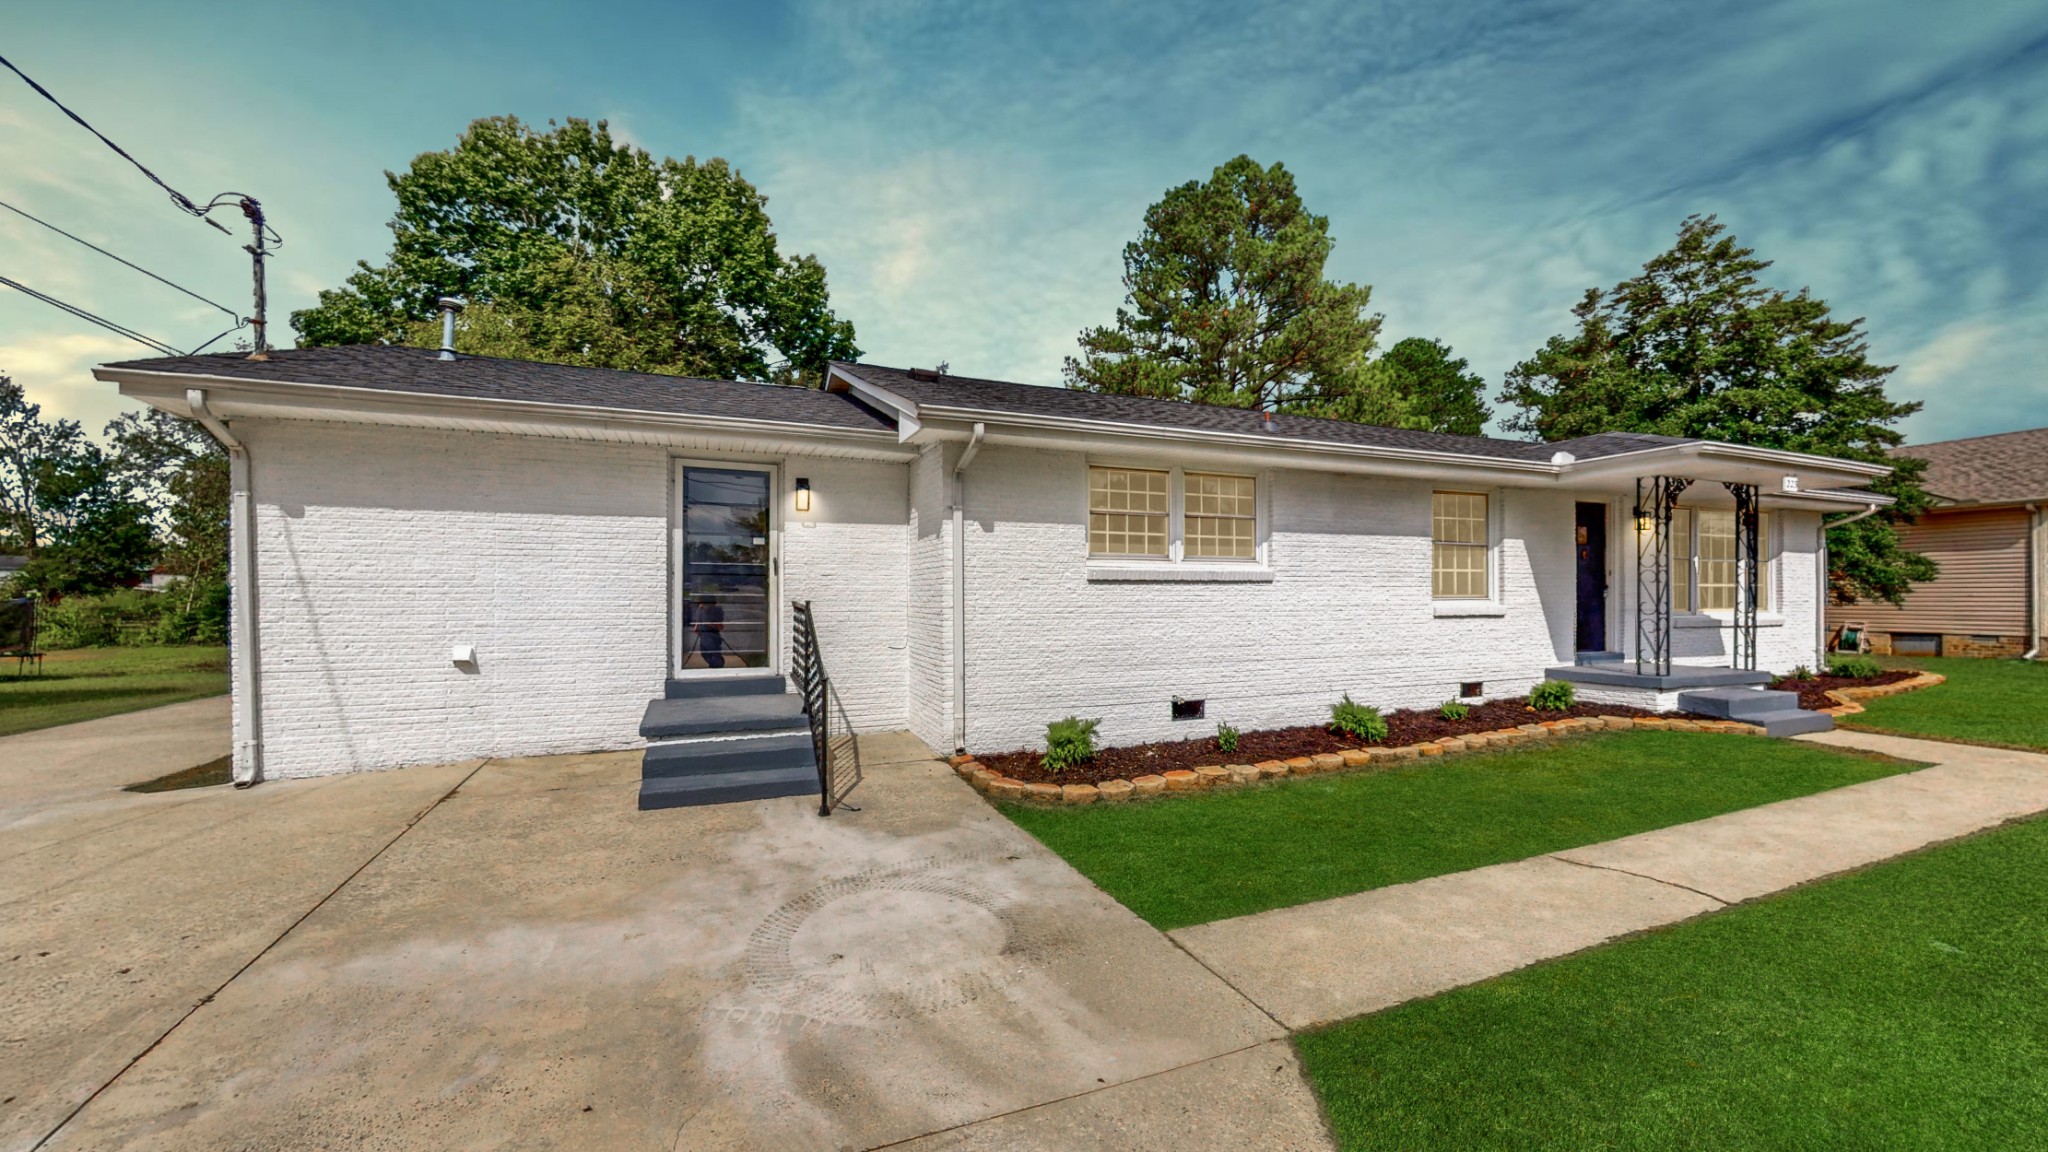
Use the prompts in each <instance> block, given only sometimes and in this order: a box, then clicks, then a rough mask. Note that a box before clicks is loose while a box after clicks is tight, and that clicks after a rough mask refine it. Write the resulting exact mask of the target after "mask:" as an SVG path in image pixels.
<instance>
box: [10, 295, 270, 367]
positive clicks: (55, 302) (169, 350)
mask: <svg viewBox="0 0 2048 1152" xmlns="http://www.w3.org/2000/svg"><path fill="white" fill-rule="evenodd" d="M0 284H5V285H6V286H8V287H9V288H12V289H14V290H15V291H16V292H20V293H21V294H23V295H25V296H31V297H34V298H35V299H37V300H41V301H42V302H43V303H45V304H48V305H50V306H51V307H53V308H59V309H62V310H63V311H66V312H69V313H71V314H72V315H73V316H76V317H78V318H79V319H80V320H84V321H86V322H87V323H89V324H97V325H99V326H100V327H102V328H105V329H106V330H107V331H109V332H113V333H116V334H117V335H121V336H126V337H127V338H128V339H130V340H133V341H135V342H136V343H137V344H141V345H143V346H144V347H146V348H149V349H151V350H153V351H157V352H161V353H163V354H164V355H166V356H183V355H184V353H183V352H180V351H178V350H177V349H176V348H173V347H171V346H170V345H169V344H166V343H164V342H163V341H161V340H158V339H156V338H154V337H151V336H144V335H143V334H142V333H140V332H137V331H136V330H135V329H133V328H124V327H122V326H121V325H119V324H116V323H114V322H113V321H112V320H109V319H107V318H106V317H104V316H95V315H93V314H92V313H90V312H87V311H86V310H85V309H83V308H80V307H79V306H78V305H76V304H66V303H65V302H64V301H62V300H59V299H57V298H56V297H55V296H51V295H49V294H47V293H43V292H38V291H36V290H35V289H33V288H31V287H29V286H28V285H26V284H23V283H22V282H21V281H19V280H10V279H8V278H7V277H5V276H0ZM228 331H230V332H232V331H234V329H232V328H230V329H229V330H228ZM221 335H226V333H222V334H221ZM213 339H214V340H218V339H220V336H216V337H214V338H213ZM207 343H208V344H211V343H213V340H209V341H207Z"/></svg>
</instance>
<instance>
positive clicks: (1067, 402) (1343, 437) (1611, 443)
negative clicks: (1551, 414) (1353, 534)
mask: <svg viewBox="0 0 2048 1152" xmlns="http://www.w3.org/2000/svg"><path fill="white" fill-rule="evenodd" d="M842 367H844V368H845V369H846V371H848V372H850V373H852V374H853V375H855V376H858V377H859V378H860V379H862V380H865V381H866V382H868V383H869V384H872V385H874V386H875V387H877V388H881V389H884V390H886V391H888V392H891V393H894V394H895V395H898V396H901V397H903V398H904V399H906V400H910V401H912V402H914V403H915V404H917V405H918V406H919V407H920V408H923V407H926V406H931V407H937V408H966V409H974V410H977V411H988V412H1011V413H1024V414H1029V415H1034V416H1049V417H1056V418H1064V419H1070V420H1098V421H1109V422H1115V423H1121V424H1142V425H1147V426H1150V427H1155V428H1182V429H1187V430H1189V431H1196V432H1228V433H1238V434H1243V435H1254V434H1264V433H1265V427H1264V421H1263V419H1262V418H1261V417H1260V415H1259V413H1258V412H1256V411H1254V410H1252V409H1249V408H1218V407H1215V406H1212V405H1207V404H1184V403H1181V402H1180V401H1177V400H1154V399H1150V398H1147V397H1143V396H1105V395H1102V394H1101V393H1097V392H1081V391H1076V390H1074V389H1071V388H1045V387H1040V386H1037V385H1033V384H1013V383H1010V382H1008V381H1005V380H980V379H976V378H974V377H971V376H953V375H947V376H942V377H940V378H938V379H936V380H925V379H919V378H918V377H916V376H912V375H911V374H910V373H909V372H908V371H906V370H904V369H900V368H887V367H884V366H882V365H880V364H846V365H843V366H842ZM1273 425H1274V427H1273V431H1272V433H1271V435H1274V436H1276V437H1279V438H1282V439H1287V440H1299V441H1304V442H1320V443H1326V444H1356V445H1361V446H1365V447H1375V448H1401V449H1409V450H1413V451H1418V452H1446V453H1456V454H1459V455H1464V456H1486V457H1491V458H1494V459H1498V460H1536V461H1548V460H1549V459H1550V458H1551V456H1552V455H1553V454H1554V453H1557V452H1559V451H1564V452H1570V453H1571V454H1572V455H1573V456H1575V457H1576V458H1578V459H1580V460H1591V459H1596V458H1598V457H1601V456H1614V455H1619V454H1620V453H1623V452H1634V451H1638V450H1641V449H1645V448H1656V447H1661V446H1664V445H1668V444H1684V443H1687V441H1685V440H1682V439H1679V438H1677V437H1672V436H1653V435H1649V434H1647V433H1638V432H1603V433H1601V434H1599V435H1597V436H1582V437H1579V438H1578V439H1576V440H1563V441H1558V442H1555V443H1543V442H1540V441H1534V440H1499V439H1495V438H1493V437H1490V436H1454V435H1450V434H1448V433H1443V432H1412V431H1409V430H1407V429H1403V428H1382V427H1379V426H1377V425H1372V424H1353V423H1350V422H1348V421H1344V420H1317V419H1313V418H1310V417H1306V416H1285V415H1276V416H1274V417H1273Z"/></svg>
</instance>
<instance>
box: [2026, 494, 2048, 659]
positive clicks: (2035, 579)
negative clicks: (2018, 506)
mask: <svg viewBox="0 0 2048 1152" xmlns="http://www.w3.org/2000/svg"><path fill="white" fill-rule="evenodd" d="M2027 511H2028V512H2031V513H2033V515H2034V523H2033V526H2032V527H2033V531H2032V532H2029V533H2028V534H2027V536H2028V540H2027V543H2028V544H2029V545H2030V547H2028V549H2027V585H2028V588H2027V591H2028V592H2030V593H2032V595H2031V596H2029V597H2028V599H2027V645H2028V647H2027V652H2026V655H2024V656H2021V657H2020V659H2022V660H2038V659H2040V657H2041V635H2042V633H2043V632H2048V628H2044V627H2043V626H2042V620H2041V609H2042V606H2043V605H2044V604H2048V586H2044V583H2043V581H2042V572H2041V570H2042V568H2043V567H2048V511H2044V510H2043V509H2042V507H2041V506H2040V505H2039V504H2029V505H2027Z"/></svg>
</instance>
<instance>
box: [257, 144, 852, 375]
mask: <svg viewBox="0 0 2048 1152" xmlns="http://www.w3.org/2000/svg"><path fill="white" fill-rule="evenodd" d="M385 181H386V183H388V184H389V185H390V187H391V191H392V193H393V194H394V195H395V196H396V197H397V198H398V210H397V213H396V215H394V216H393V217H392V220H391V231H392V234H393V236H394V242H393V245H392V250H391V255H390V258H389V259H388V260H387V261H386V262H385V263H384V264H383V265H380V266H377V267H372V266H371V265H369V264H368V263H366V262H358V264H357V266H356V271H355V272H354V273H352V274H351V275H350V276H349V277H348V280H347V282H346V283H345V284H344V285H343V286H342V287H340V288H336V289H332V290H329V291H325V292H322V293H321V294H320V301H319V303H318V304H317V305H315V306H314V307H312V308H308V309H305V310H302V311H299V312H294V313H293V314H292V326H293V328H294V329H296V330H297V332H298V334H299V340H300V342H301V343H302V344H305V345H308V346H312V345H325V344H368V343H405V342H413V343H417V342H421V341H423V340H424V339H425V335H424V334H423V331H422V324H423V322H430V321H432V320H433V318H434V314H435V303H434V302H435V300H436V299H437V298H438V297H441V296H458V297H462V298H465V299H466V300H467V301H468V302H469V304H470V305H471V306H472V309H473V311H472V312H471V313H470V314H469V315H468V319H467V323H466V324H465V336H466V338H468V339H471V340H474V341H477V342H478V343H480V344H481V345H483V346H484V347H486V348H488V349H489V350H490V353H491V354H495V355H518V356H522V357H529V358H533V359H541V360H552V361H558V362H564V363H577V364H599V365H603V366H606V367H618V368H631V369H635V370H639V371H647V372H664V373H673V374H688V375H697V376H712V377H733V378H739V379H769V378H778V379H784V380H793V379H796V378H799V377H801V378H804V379H815V378H817V377H818V376H820V375H822V373H823V370H824V365H825V362H826V361H827V360H833V359H852V358H854V357H856V356H858V355H859V349H858V348H856V347H855V346H854V342H853V325H852V324H851V323H849V322H847V321H845V320H841V319H839V318H837V317H836V316H834V315H833V313H832V310H831V307H830V305H829V301H828V299H827V292H826V286H825V269H824V267H823V266H822V265H821V264H819V263H818V261H817V260H816V259H814V258H813V257H810V256H794V257H789V258H784V257H782V256H781V255H780V254H779V253H778V252H777V250H776V243H775V234H774V232H773V230H772V229H771V227H770V224H769V219H768V212H767V203H768V201H767V197H765V196H763V195H761V193H760V192H758V191H756V190H755V188H754V187H753V185H751V184H749V183H747V182H746V181H745V180H744V179H742V178H741V177H740V175H739V173H738V172H736V171H734V170H733V169H732V167H731V166H730V165H728V164H727V163H726V162H725V161H723V160H718V159H713V160H708V161H705V162H703V163H699V162H698V161H697V159H696V158H695V157H686V158H685V159H683V160H680V161H678V160H675V159H672V158H669V157H663V158H662V159H660V160H655V159H654V158H653V157H651V156H650V155H649V154H648V153H647V152H645V151H644V150H642V149H639V148H634V147H630V146H626V145H621V144H618V143H616V142H614V141H613V139H612V136H611V132H610V130H609V129H608V128H607V126H606V124H605V122H604V121H602V120H600V121H597V122H596V123H595V124H592V123H591V122H589V121H586V120H579V119H573V118H572V119H570V120H568V121H567V122H566V123H564V124H562V125H560V126H556V125H555V124H554V122H553V121H549V130H548V131H546V132H538V131H535V130H533V129H531V128H529V127H527V126H526V125H525V124H523V123H521V122H520V121H519V119H518V118H516V117H512V116H500V117H491V118H487V119H482V120H478V121H476V122H474V123H472V124H471V125H470V126H469V128H468V130H466V131H465V132H464V133H463V134H462V137H461V139H460V140H458V141H457V142H456V145H455V147H454V148H452V149H450V150H448V151H445V152H427V153H423V154H421V155H420V156H418V157H416V158H414V160H413V162H412V166H411V168H410V169H408V170H407V171H406V172H405V173H404V174H403V175H399V174H395V173H391V172H386V173H385ZM432 337H433V343H435V344H438V343H439V339H440V334H439V331H438V329H435V330H433V331H432ZM458 346H459V345H458Z"/></svg>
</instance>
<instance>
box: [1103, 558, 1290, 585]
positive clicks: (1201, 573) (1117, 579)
mask: <svg viewBox="0 0 2048 1152" xmlns="http://www.w3.org/2000/svg"><path fill="white" fill-rule="evenodd" d="M1088 582H1089V583H1090V584H1271V583H1272V582H1273V570H1272V569H1271V568H1265V567H1262V566H1260V565H1257V564H1175V563H1172V562H1171V561H1166V560H1161V561H1159V562H1158V563H1156V564H1147V563H1137V564H1099V563H1098V564H1090V565H1088Z"/></svg>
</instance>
